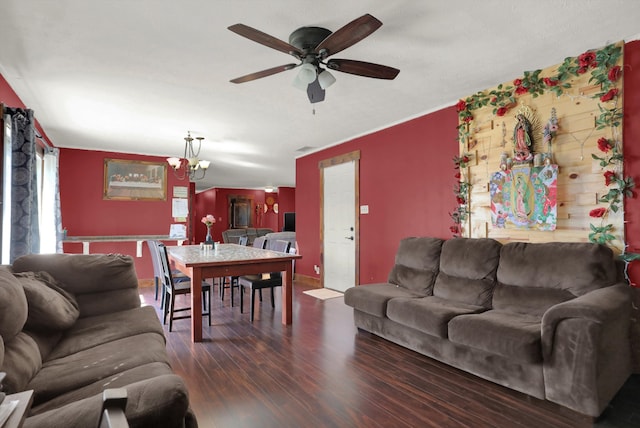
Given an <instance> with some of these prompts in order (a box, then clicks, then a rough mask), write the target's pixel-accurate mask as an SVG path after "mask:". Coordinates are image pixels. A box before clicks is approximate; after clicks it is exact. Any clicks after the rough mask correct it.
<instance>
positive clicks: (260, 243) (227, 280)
mask: <svg viewBox="0 0 640 428" xmlns="http://www.w3.org/2000/svg"><path fill="white" fill-rule="evenodd" d="M240 238H241V239H242V238H244V244H240V245H247V240H248V238H247V237H246V236H241V237H240ZM266 243H267V239H266V238H265V237H263V236H261V237H258V238H256V239H254V240H253V247H254V248H264V246H265V244H266ZM220 282H221V284H222V285H220V299H221V300H224V290H225V289H229V291H230V292H231V307H233V302H234V300H233V290H234V289H235V288H238V277H237V276H228V277H224V278H222V279H221V281H220ZM227 284H228V285H227Z"/></svg>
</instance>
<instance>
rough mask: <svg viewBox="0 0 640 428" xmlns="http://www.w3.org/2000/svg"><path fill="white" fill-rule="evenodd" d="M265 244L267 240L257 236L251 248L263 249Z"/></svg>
mask: <svg viewBox="0 0 640 428" xmlns="http://www.w3.org/2000/svg"><path fill="white" fill-rule="evenodd" d="M266 243H267V238H265V237H264V236H258V237H257V238H256V239H254V240H253V247H254V248H264V246H265V245H266Z"/></svg>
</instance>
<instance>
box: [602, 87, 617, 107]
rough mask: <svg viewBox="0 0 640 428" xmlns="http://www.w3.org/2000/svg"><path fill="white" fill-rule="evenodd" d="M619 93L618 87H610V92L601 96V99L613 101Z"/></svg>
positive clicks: (604, 101)
mask: <svg viewBox="0 0 640 428" xmlns="http://www.w3.org/2000/svg"><path fill="white" fill-rule="evenodd" d="M617 95H618V88H613V89H609V92H607V93H606V94H604V95H603V96H601V97H600V101H602V102H603V103H606V102H607V101H611V100H612V99H614V98H615V97H616V96H617Z"/></svg>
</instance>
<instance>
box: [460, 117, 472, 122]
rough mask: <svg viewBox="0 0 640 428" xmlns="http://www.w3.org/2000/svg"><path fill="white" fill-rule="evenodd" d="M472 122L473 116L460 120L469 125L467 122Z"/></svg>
mask: <svg viewBox="0 0 640 428" xmlns="http://www.w3.org/2000/svg"><path fill="white" fill-rule="evenodd" d="M472 120H473V116H467V117H465V118H464V119H462V121H463V122H464V123H469V122H471V121H472Z"/></svg>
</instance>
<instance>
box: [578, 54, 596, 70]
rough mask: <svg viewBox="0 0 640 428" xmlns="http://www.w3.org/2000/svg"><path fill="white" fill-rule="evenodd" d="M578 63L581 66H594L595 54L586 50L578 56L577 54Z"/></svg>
mask: <svg viewBox="0 0 640 428" xmlns="http://www.w3.org/2000/svg"><path fill="white" fill-rule="evenodd" d="M578 63H579V64H580V67H581V68H588V67H592V68H593V67H595V66H596V65H597V63H596V54H595V53H594V52H591V51H587V52H585V53H583V54H581V55H580V56H578Z"/></svg>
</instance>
